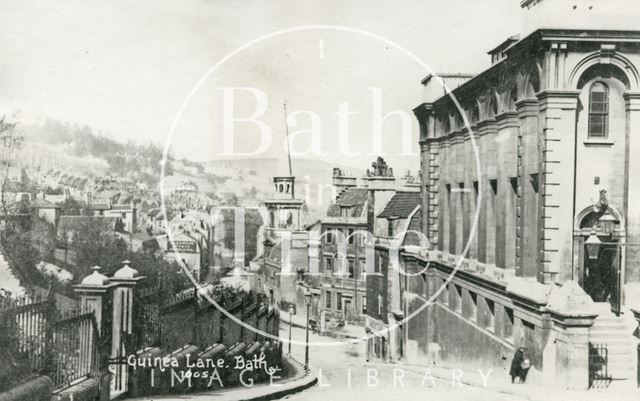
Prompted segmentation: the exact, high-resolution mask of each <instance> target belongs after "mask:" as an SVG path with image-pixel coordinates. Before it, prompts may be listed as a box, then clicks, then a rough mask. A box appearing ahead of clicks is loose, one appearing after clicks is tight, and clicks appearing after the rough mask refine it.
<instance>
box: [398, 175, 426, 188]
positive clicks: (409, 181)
mask: <svg viewBox="0 0 640 401" xmlns="http://www.w3.org/2000/svg"><path fill="white" fill-rule="evenodd" d="M420 183H421V180H420V174H418V175H411V171H410V170H407V173H406V174H405V175H404V177H402V185H401V186H400V189H399V190H400V191H402V192H420Z"/></svg>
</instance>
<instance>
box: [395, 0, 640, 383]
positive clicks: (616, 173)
mask: <svg viewBox="0 0 640 401" xmlns="http://www.w3.org/2000/svg"><path fill="white" fill-rule="evenodd" d="M625 3H626V2H625V1H624V0H617V1H609V2H606V4H604V2H601V1H573V2H566V1H561V0H538V1H531V0H523V1H521V6H522V8H523V11H522V12H523V17H524V19H525V22H524V24H523V28H522V32H521V34H520V35H517V36H513V37H510V38H508V39H507V40H506V41H505V42H503V43H501V44H500V45H498V46H497V47H496V48H495V49H493V50H492V51H490V52H489V55H490V57H491V60H492V65H491V66H490V67H489V68H488V69H487V70H485V71H484V72H482V73H481V74H479V75H476V76H473V77H468V76H465V75H460V74H458V75H456V74H446V78H441V77H440V76H436V75H434V76H428V77H427V78H425V79H424V80H423V82H422V84H423V90H424V94H425V97H424V103H422V104H421V105H419V106H418V107H416V108H415V109H414V113H415V115H416V117H417V118H418V122H419V124H420V146H421V171H422V184H423V185H422V188H421V191H422V205H421V207H422V211H423V212H422V230H423V232H424V234H425V235H426V236H427V238H428V239H429V242H430V244H431V247H430V250H429V252H427V253H424V252H423V253H421V254H418V253H416V254H415V255H413V256H409V257H407V255H405V259H406V260H408V262H407V263H408V264H410V265H413V266H414V267H413V268H415V266H418V267H419V266H425V265H426V264H427V263H429V264H430V268H429V269H427V272H426V273H425V275H424V277H422V278H418V279H420V280H422V279H424V280H426V283H427V285H426V286H425V290H424V291H425V293H424V294H419V295H421V296H422V297H424V299H425V300H429V299H434V303H433V304H431V305H429V306H428V307H427V313H426V314H420V316H426V317H425V318H424V319H425V322H424V326H425V327H426V333H427V334H426V336H424V339H415V340H412V339H410V338H408V337H407V339H406V341H407V342H408V345H410V346H412V349H417V350H418V352H420V353H423V354H424V357H425V358H427V359H429V360H430V361H431V360H433V362H441V363H448V364H453V363H455V362H458V361H464V362H465V363H471V364H473V363H475V364H478V365H479V366H487V365H490V366H506V365H507V363H508V362H509V361H510V360H511V356H512V354H513V351H514V349H515V348H517V347H518V346H526V347H527V348H528V350H529V352H530V354H531V355H532V358H531V359H532V364H533V367H534V371H535V373H534V374H533V375H532V377H533V380H536V381H540V382H544V383H551V384H557V385H561V386H565V387H569V388H586V387H588V386H589V385H591V384H593V383H592V382H593V381H594V380H595V379H602V380H606V381H608V382H609V383H611V382H616V383H630V382H632V381H633V382H634V384H635V380H636V370H637V360H636V359H637V358H636V357H635V356H634V355H637V353H636V344H637V338H636V337H634V329H635V327H637V324H636V323H635V321H634V320H633V314H632V313H631V310H630V308H631V307H634V306H635V305H636V304H637V303H638V302H637V300H640V297H639V295H640V287H639V286H638V284H637V283H638V282H640V73H639V71H638V69H639V68H640V31H639V30H637V29H636V30H633V29H631V27H632V26H633V24H632V22H631V19H629V21H624V20H623V21H620V20H616V19H615V18H614V19H612V18H607V15H609V14H616V13H620V12H622V14H625V13H624V9H625ZM616 15H617V14H616ZM553 16H562V20H558V21H556V20H554V19H553ZM556 18H557V17H556ZM606 21H617V24H616V26H609V27H608V26H606ZM627 23H628V25H629V28H630V29H629V30H624V29H625V27H626V25H625V24H627ZM443 76H445V75H444V74H443ZM443 84H444V85H445V86H446V88H445V89H446V91H447V94H445V95H444V96H442V93H443V91H442V85H443ZM454 86H455V87H454ZM432 94H437V95H432ZM594 243H595V246H593V245H594ZM412 341H413V342H415V343H417V344H412ZM603 346H605V347H606V348H607V349H608V355H609V358H608V366H607V370H608V373H607V375H605V376H609V377H604V376H602V377H600V374H601V373H602V370H603V369H602V367H601V366H596V365H595V364H594V363H593V360H594V358H593V356H594V354H597V352H599V351H598V350H599V349H600V348H602V347H603ZM599 347H600V348H599ZM434 350H435V351H434ZM590 355H591V359H590ZM408 357H411V356H408ZM590 360H591V363H590Z"/></svg>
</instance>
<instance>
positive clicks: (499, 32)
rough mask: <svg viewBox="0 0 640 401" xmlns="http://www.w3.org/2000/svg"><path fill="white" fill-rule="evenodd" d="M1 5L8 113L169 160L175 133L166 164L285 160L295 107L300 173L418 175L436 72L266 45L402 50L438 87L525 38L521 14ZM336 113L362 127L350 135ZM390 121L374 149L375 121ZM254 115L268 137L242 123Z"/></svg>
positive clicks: (476, 3)
mask: <svg viewBox="0 0 640 401" xmlns="http://www.w3.org/2000/svg"><path fill="white" fill-rule="evenodd" d="M1 1H2V3H3V4H2V10H3V12H2V13H0V60H1V61H0V112H1V113H4V114H9V115H11V116H13V118H14V119H16V120H18V121H24V122H25V123H30V122H38V121H42V120H43V119H45V118H52V119H56V120H60V121H65V122H69V123H77V124H87V125H89V126H90V127H92V129H93V130H94V131H97V132H101V133H102V134H103V135H105V136H109V137H113V138H115V139H118V140H122V141H126V140H129V139H133V140H136V141H139V142H145V141H149V140H151V141H155V142H157V143H160V144H163V145H164V144H165V143H167V141H168V140H169V132H170V130H171V128H172V126H173V123H174V121H176V124H175V130H174V131H173V134H172V135H171V137H170V145H171V149H172V151H173V152H174V153H175V155H176V156H179V157H188V158H190V159H192V160H198V161H206V160H216V159H221V158H228V157H232V154H233V155H235V157H283V156H284V155H285V147H286V140H285V117H284V110H283V103H284V102H285V101H286V103H287V109H288V113H287V115H288V118H289V121H288V127H289V133H290V137H291V138H292V139H291V142H290V143H291V145H292V146H293V149H292V150H293V152H294V153H296V154H299V155H300V157H309V158H316V159H322V160H327V161H332V162H340V163H341V164H345V165H352V166H356V167H360V168H364V167H366V166H368V165H370V163H371V161H372V160H373V159H374V158H375V155H376V154H378V153H379V151H380V150H382V152H383V156H384V157H385V158H386V159H387V161H388V163H389V165H391V166H394V167H396V169H412V170H416V169H417V168H418V156H417V153H418V146H417V136H418V132H417V123H416V121H415V118H414V117H413V114H412V112H411V110H412V109H413V108H414V107H416V106H417V105H418V104H420V103H421V91H420V80H421V79H422V78H423V77H424V76H426V75H427V74H428V73H429V71H428V70H425V68H424V67H423V66H420V65H419V64H418V63H416V62H415V61H414V60H412V59H411V58H410V57H408V56H407V55H406V54H405V53H403V51H401V50H398V49H397V48H395V47H394V46H392V45H390V44H389V43H385V42H384V41H381V40H378V39H374V38H372V37H368V36H366V35H364V34H360V33H356V32H353V31H337V30H328V29H315V30H306V31H301V30H299V31H294V32H288V33H283V34H281V35H278V36H272V37H268V38H266V39H260V38H263V37H264V36H265V35H269V34H271V33H273V32H276V31H279V30H285V29H288V28H294V27H301V26H305V25H332V26H341V27H347V28H350V29H356V30H362V31H366V32H370V33H372V34H374V35H378V36H379V37H381V38H383V39H384V40H386V41H388V42H393V43H395V44H397V45H399V46H401V47H402V48H404V49H405V50H406V51H408V52H410V53H412V54H414V55H415V56H417V57H418V58H420V59H421V60H423V62H424V63H426V64H427V65H428V66H429V67H430V68H431V69H432V70H433V71H435V72H470V73H475V72H480V71H482V70H484V69H485V68H487V67H488V66H489V56H488V55H487V54H486V52H487V51H488V50H489V49H491V48H492V47H494V46H495V45H497V44H498V43H500V42H501V41H502V40H504V39H505V38H506V37H508V36H510V35H513V34H515V33H518V31H519V30H520V26H521V16H520V9H519V3H520V1H519V0H449V1H442V0H437V1H436V0H403V1H394V2H390V1H384V2H383V1H377V2H374V1H371V0H369V1H361V0H355V1H345V0H342V1H334V0H324V1H314V2H311V1H304V0H295V1H293V0H292V1H289V0H269V1H257V0H252V1H243V0H238V1H218V0H210V1H196V0H192V1H186V0H169V1H167V0H152V1H147V0H139V1H120V0H110V1H102V0H91V1H80V0H61V1H58V0H55V1H53V0H45V1H39V0H33V1H28V2H16V1H9V0H1ZM252 40H258V41H257V43H255V44H253V45H251V46H248V47H246V48H244V49H243V50H242V51H239V52H238V53H237V54H235V55H234V56H232V57H230V58H228V60H227V61H226V62H225V63H224V64H222V65H220V66H219V68H217V69H216V70H215V71H210V70H211V69H212V67H213V66H214V65H216V63H218V62H219V61H220V60H222V59H223V58H224V57H225V56H227V55H229V54H230V53H232V52H234V51H235V50H237V49H238V48H240V47H242V46H244V45H246V44H247V43H248V42H250V41H252ZM208 72H209V74H208V75H207V73H208ZM203 77H204V78H206V79H204V78H203ZM201 79H202V80H203V82H202V84H201V85H200V86H199V87H198V89H197V90H194V87H195V85H196V83H197V82H198V81H199V80H201ZM223 88H227V89H223ZM192 91H193V93H192V96H191V98H190V100H189V101H188V102H186V99H187V97H188V95H189V94H190V93H191V92H192ZM376 93H378V94H379V96H378V97H377V98H375V97H374V94H376ZM231 95H233V101H231ZM225 96H226V97H225ZM225 99H226V100H225ZM376 99H379V102H380V110H379V111H381V113H377V112H376V108H375V107H374V106H375V103H376V101H377V100H376ZM261 100H263V101H264V102H262V103H261V102H260V101H261ZM341 104H342V105H343V107H344V104H346V105H347V107H348V110H349V111H350V112H351V113H354V114H350V115H349V117H348V119H347V120H346V121H347V123H346V124H345V123H344V121H345V119H344V118H343V119H342V120H341V118H340V116H339V114H338V113H337V111H338V109H339V107H340V105H341ZM225 105H226V107H227V109H225ZM229 105H232V106H233V112H234V113H233V114H230V113H229V110H230V109H229V108H228V107H229ZM261 106H264V110H260V107H261ZM181 108H183V110H182V113H180V114H178V113H179V111H180V110H181ZM225 110H226V112H225ZM343 111H344V110H343ZM387 113H392V114H391V115H389V117H388V118H386V119H384V120H382V122H381V124H380V125H379V126H380V131H379V132H380V133H381V134H380V135H381V136H380V138H382V139H381V140H380V142H379V144H380V145H381V146H380V147H377V146H376V140H375V138H376V134H375V132H378V131H377V128H376V123H375V117H374V116H375V115H380V116H384V115H386V114H387ZM252 114H256V119H255V120H259V121H260V123H256V122H255V121H253V122H252V121H248V122H238V121H236V122H234V121H232V118H234V117H235V118H238V119H241V118H244V117H250V116H251V115H252ZM403 114H404V116H403ZM406 116H409V117H410V120H409V123H407V122H406V121H405V120H406V119H407V117H406ZM343 117H344V114H343ZM341 121H342V124H341ZM258 124H261V125H262V127H263V128H262V131H261V128H259V125H258ZM403 124H404V125H403ZM225 127H226V129H227V131H226V132H227V133H229V135H228V136H226V137H225V135H224V132H225ZM264 127H266V128H264ZM345 127H346V129H345ZM406 127H409V128H408V129H407V128H406ZM341 128H342V129H341ZM405 131H406V132H405ZM267 132H269V133H270V134H269V135H268V134H267ZM225 138H226V139H225ZM229 138H233V142H234V147H233V149H232V150H233V152H232V154H231V153H230V152H228V151H229V149H230V141H229V140H228V139H229ZM341 138H346V139H345V140H343V139H341ZM406 143H408V144H409V145H406ZM312 145H313V146H312ZM407 146H408V147H407ZM225 149H226V150H227V151H226V152H225ZM240 153H245V154H248V153H251V154H252V155H251V156H247V155H240Z"/></svg>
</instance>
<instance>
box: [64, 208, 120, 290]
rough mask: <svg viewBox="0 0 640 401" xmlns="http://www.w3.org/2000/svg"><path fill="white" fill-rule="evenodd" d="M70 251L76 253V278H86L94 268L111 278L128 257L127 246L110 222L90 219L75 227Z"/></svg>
mask: <svg viewBox="0 0 640 401" xmlns="http://www.w3.org/2000/svg"><path fill="white" fill-rule="evenodd" d="M69 249H71V250H73V251H75V252H76V265H77V271H76V272H75V273H76V274H75V276H76V277H78V278H84V277H86V276H87V274H89V273H90V271H89V269H90V268H91V267H92V266H95V265H98V266H100V267H102V268H103V269H104V270H103V272H102V273H103V274H105V275H107V276H110V275H112V274H113V273H115V272H116V270H118V269H119V268H120V267H121V266H122V261H123V260H125V259H126V257H127V244H126V242H125V241H124V240H122V239H121V238H119V237H117V236H116V235H115V233H114V231H113V227H110V226H109V223H108V222H104V221H101V220H98V219H92V218H89V219H88V220H87V221H86V222H83V223H81V224H79V225H78V227H75V229H74V236H73V241H72V242H71V244H70V245H69Z"/></svg>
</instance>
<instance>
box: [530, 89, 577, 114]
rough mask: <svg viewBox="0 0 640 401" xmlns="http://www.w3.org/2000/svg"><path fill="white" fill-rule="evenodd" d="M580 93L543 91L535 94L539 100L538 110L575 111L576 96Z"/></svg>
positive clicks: (554, 90) (555, 90)
mask: <svg viewBox="0 0 640 401" xmlns="http://www.w3.org/2000/svg"><path fill="white" fill-rule="evenodd" d="M579 95H580V91H576V90H558V89H545V90H542V91H540V92H538V93H536V97H537V98H538V99H539V100H540V110H541V111H542V110H546V109H548V108H554V109H563V110H572V109H573V110H575V109H576V108H577V107H578V96H579Z"/></svg>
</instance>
